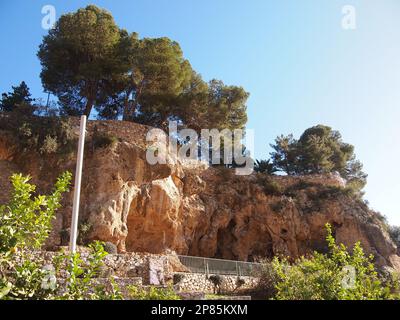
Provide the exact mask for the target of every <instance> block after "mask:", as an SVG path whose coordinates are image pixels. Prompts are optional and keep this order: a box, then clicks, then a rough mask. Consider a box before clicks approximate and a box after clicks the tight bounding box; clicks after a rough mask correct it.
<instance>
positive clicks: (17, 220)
mask: <svg viewBox="0 0 400 320" xmlns="http://www.w3.org/2000/svg"><path fill="white" fill-rule="evenodd" d="M29 180H30V177H29V176H23V175H22V174H13V175H12V176H11V183H12V185H13V188H14V191H13V193H12V195H11V200H10V203H9V204H8V205H2V206H0V252H7V251H9V250H11V249H12V248H14V247H17V248H24V247H29V248H40V247H41V246H42V244H43V243H44V241H45V240H46V238H47V236H48V234H49V232H50V230H51V222H52V220H53V218H54V215H55V211H56V210H57V209H58V208H59V207H60V201H61V196H62V194H63V193H64V192H66V191H68V186H69V183H70V181H71V173H70V172H64V173H63V174H62V175H61V176H60V177H59V178H58V179H57V182H56V184H55V188H54V191H53V193H52V194H50V195H38V196H34V192H35V190H36V186H35V185H32V184H30V183H29Z"/></svg>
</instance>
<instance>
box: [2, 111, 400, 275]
mask: <svg viewBox="0 0 400 320" xmlns="http://www.w3.org/2000/svg"><path fill="white" fill-rule="evenodd" d="M71 121H72V126H73V128H74V132H75V134H76V133H77V132H78V121H77V120H76V119H73V120H71ZM0 129H2V128H0ZM148 130H149V127H146V126H141V125H137V124H134V123H128V122H121V121H90V122H89V123H88V137H87V141H88V143H87V145H86V150H85V162H84V169H83V185H82V196H81V207H80V220H81V223H82V224H85V225H86V226H88V232H87V234H86V235H85V236H86V238H87V240H91V239H100V240H104V241H111V242H113V243H115V244H116V245H117V246H118V250H119V251H120V252H124V251H139V252H150V253H160V252H164V251H165V250H167V249H171V250H174V251H176V252H177V253H180V254H187V255H198V256H204V257H218V258H225V259H238V260H249V261H253V260H256V259H258V258H260V257H272V256H274V255H277V254H283V255H289V256H290V257H297V256H299V255H304V254H307V253H309V252H311V251H312V250H318V251H324V250H326V244H325V240H324V237H325V232H324V225H325V223H327V222H329V223H331V224H332V226H333V227H334V233H335V236H336V238H337V240H338V241H339V242H343V243H344V244H346V245H348V246H351V245H353V244H354V243H355V242H356V241H361V243H362V245H363V247H364V248H365V250H366V251H367V252H368V253H373V254H374V255H375V257H376V262H377V264H379V265H390V266H393V267H395V268H396V269H399V270H400V262H399V260H400V258H399V257H398V256H397V248H396V246H395V244H394V243H393V242H392V241H391V240H390V238H389V236H388V234H387V232H386V231H385V228H384V224H383V223H382V222H381V221H380V220H379V218H378V216H377V215H376V214H375V213H374V212H373V211H371V210H369V209H368V206H367V205H366V204H365V203H363V202H362V201H360V200H358V199H356V198H355V197H354V196H353V195H351V194H350V193H349V192H347V190H346V189H345V188H343V181H341V179H338V178H337V177H336V176H334V175H329V176H307V177H284V176H267V175H264V174H256V173H254V174H252V175H250V176H236V175H234V173H233V172H232V170H229V169H225V168H207V167H205V166H204V165H201V164H193V163H191V164H185V163H182V162H178V163H176V164H165V165H154V166H153V165H150V164H148V162H147V161H146V157H145V153H146V151H145V150H146V141H145V136H146V133H147V132H148ZM94 132H96V133H97V132H101V133H102V134H105V135H107V136H110V137H116V138H117V139H116V140H115V142H113V143H110V144H109V145H107V146H103V147H96V146H94V144H92V143H91V142H90V141H91V140H92V136H93V134H94ZM74 167H75V158H74V155H73V154H70V155H66V154H63V155H58V154H53V155H46V156H43V155H40V154H39V153H37V152H30V153H27V152H20V151H19V148H18V142H16V140H15V137H14V136H13V135H12V134H10V133H9V132H8V131H7V130H4V128H3V130H2V132H1V137H0V183H1V192H0V201H1V202H4V201H6V199H7V198H8V192H9V190H10V189H9V183H8V182H7V178H8V177H9V175H10V174H11V173H12V172H16V171H18V172H23V173H29V174H30V175H32V177H33V182H34V183H36V184H38V186H39V189H40V190H41V191H48V190H49V188H50V187H51V185H52V184H53V183H54V181H55V178H56V177H57V175H58V174H59V173H60V172H62V171H64V170H71V171H74ZM71 207H72V190H71V192H70V193H69V194H68V195H67V197H66V198H65V199H64V206H63V209H62V210H60V211H59V212H58V214H57V219H56V220H55V223H54V231H53V233H52V235H51V239H50V240H51V241H50V242H49V246H50V247H51V246H54V245H61V244H65V237H63V236H62V235H63V234H64V235H65V233H66V232H68V228H69V225H70V217H71ZM63 238H64V239H63ZM63 242H64V243H63Z"/></svg>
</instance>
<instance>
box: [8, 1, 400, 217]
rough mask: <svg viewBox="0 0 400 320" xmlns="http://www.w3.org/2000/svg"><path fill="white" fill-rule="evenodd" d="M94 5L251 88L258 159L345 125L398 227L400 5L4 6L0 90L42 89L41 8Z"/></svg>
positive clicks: (372, 189) (73, 4) (373, 191)
mask: <svg viewBox="0 0 400 320" xmlns="http://www.w3.org/2000/svg"><path fill="white" fill-rule="evenodd" d="M90 3H94V4H97V5H98V6H101V7H103V8H106V9H108V10H109V11H111V12H112V14H113V15H114V17H115V20H116V22H117V24H118V25H119V26H121V27H123V28H126V29H127V30H129V31H136V32H138V33H139V34H140V36H142V37H144V36H149V37H158V36H167V37H170V38H172V39H174V40H176V41H178V42H179V43H180V45H181V46H182V49H183V51H184V54H185V56H186V57H187V58H188V59H189V60H190V62H191V63H192V65H193V67H194V68H195V69H196V70H197V71H198V72H200V73H201V74H202V75H203V77H204V78H205V79H206V80H209V79H211V78H218V79H222V80H223V81H224V82H226V83H227V84H235V85H242V86H243V87H244V88H245V89H246V90H247V91H249V92H250V94H251V97H250V99H249V101H248V115H249V122H248V128H251V129H254V130H255V138H256V145H255V154H256V157H257V158H266V157H267V156H268V153H269V152H270V149H269V143H271V142H272V141H273V139H274V138H275V137H276V136H277V135H279V134H281V133H284V134H288V133H294V134H295V136H298V135H299V134H301V132H303V130H304V129H306V128H308V127H310V126H312V125H316V124H319V123H322V124H327V125H330V126H332V127H333V128H335V129H337V130H339V131H340V132H341V133H342V135H343V138H344V140H345V141H346V142H350V143H352V144H354V145H355V147H356V153H357V155H358V157H359V159H360V160H361V161H362V162H363V163H364V166H365V171H366V172H367V173H368V174H369V180H368V186H367V188H366V198H367V199H368V200H369V201H370V203H371V205H372V207H373V208H374V209H376V210H379V211H381V212H382V213H383V214H385V215H386V216H387V217H388V218H389V221H390V222H391V223H393V224H398V225H400V204H399V203H400V202H399V200H398V199H397V196H399V195H400V170H398V169H397V165H398V162H399V156H400V151H399V144H398V141H397V138H398V136H399V133H400V127H399V124H398V122H399V119H400V108H399V103H400V59H399V57H400V19H399V17H400V1H398V0H379V1H375V0H346V1H341V0H325V1H321V0H303V1H299V0H286V1H285V0H269V1H268V0H258V1H255V0H253V1H252V0H250V1H244V0H242V1H238V0H229V1H228V0H224V1H222V0H202V1H185V0H158V1H156V0H153V1H145V0H141V1H138V0H129V1H128V0H125V1H122V0H118V1H115V0H114V1H78V0H76V1H71V0H69V1H56V0H49V1H32V0H30V1H22V0H13V1H1V2H0V12H1V13H0V15H1V16H0V37H1V43H2V45H1V50H0V64H1V66H0V70H1V74H2V75H1V77H0V92H4V91H8V90H9V89H10V87H11V85H14V84H18V83H19V82H20V81H21V80H25V81H26V82H27V84H28V85H29V86H30V88H31V92H32V93H33V95H34V96H35V97H40V96H44V95H43V93H42V86H41V83H40V78H39V73H40V64H39V62H38V59H37V58H36V51H37V48H38V45H39V44H40V42H41V39H42V36H43V35H44V34H46V31H45V30H43V29H42V28H41V19H42V17H43V15H42V14H41V9H42V6H44V5H46V4H51V5H54V6H55V8H56V12H57V16H59V15H61V14H63V13H65V12H69V11H74V10H76V9H78V8H79V7H82V6H85V5H87V4H90ZM347 4H349V5H353V6H354V7H355V9H356V17H357V20H356V23H357V28H356V29H355V30H343V29H342V27H341V20H342V12H341V11H342V7H343V6H344V5H347Z"/></svg>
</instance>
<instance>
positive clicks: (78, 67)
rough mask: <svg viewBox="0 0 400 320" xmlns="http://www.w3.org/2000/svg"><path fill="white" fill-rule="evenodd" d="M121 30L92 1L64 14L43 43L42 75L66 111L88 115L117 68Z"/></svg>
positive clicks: (47, 88)
mask: <svg viewBox="0 0 400 320" xmlns="http://www.w3.org/2000/svg"><path fill="white" fill-rule="evenodd" d="M120 37H121V31H120V29H119V28H118V27H117V25H116V24H115V22H114V19H113V17H112V16H111V14H110V13H108V12H107V11H105V10H102V9H100V8H98V7H96V6H93V5H89V6H87V7H86V8H84V9H79V10H78V11H77V12H74V13H69V14H65V15H62V16H61V17H60V19H59V20H58V21H57V22H56V24H55V27H54V28H53V29H51V30H50V31H49V34H48V35H46V36H45V37H44V39H43V42H42V44H41V45H40V48H39V52H38V57H39V59H40V62H41V64H42V72H41V75H40V76H41V79H42V83H43V86H44V88H45V90H46V91H48V92H51V93H53V94H54V95H56V96H57V97H58V98H59V101H60V103H61V105H62V106H63V112H64V113H66V114H69V115H79V114H83V113H84V114H86V115H89V114H90V111H91V109H92V107H93V105H97V104H99V103H100V101H102V99H103V98H104V97H103V96H104V87H105V86H106V83H107V82H110V81H111V80H112V79H113V75H114V73H115V72H116V70H118V61H117V59H116V58H115V56H116V50H117V47H118V43H119V40H120Z"/></svg>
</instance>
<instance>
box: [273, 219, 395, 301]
mask: <svg viewBox="0 0 400 320" xmlns="http://www.w3.org/2000/svg"><path fill="white" fill-rule="evenodd" d="M326 228H327V231H328V235H327V238H326V239H327V242H328V247H329V254H328V255H326V254H320V253H317V252H315V253H314V254H313V256H312V257H310V258H305V257H302V258H300V259H298V260H297V261H296V262H295V263H294V264H290V263H289V262H288V261H287V260H279V259H278V258H275V259H274V260H273V262H272V265H273V267H274V270H275V272H276V274H277V277H278V280H277V282H276V285H275V288H276V290H277V293H276V296H275V298H276V299H278V300H378V299H391V298H393V296H392V295H391V289H392V288H391V287H390V286H388V285H384V284H383V283H382V282H381V280H380V278H379V276H378V273H377V271H376V270H375V267H374V265H373V263H372V260H373V257H372V256H369V257H366V256H365V254H364V251H363V249H362V247H361V245H360V243H356V244H355V245H354V248H353V250H352V253H350V252H349V251H348V250H347V248H346V247H345V246H344V245H343V244H340V245H338V244H336V242H335V239H334V238H333V236H332V231H331V227H330V225H328V224H327V225H326Z"/></svg>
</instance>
